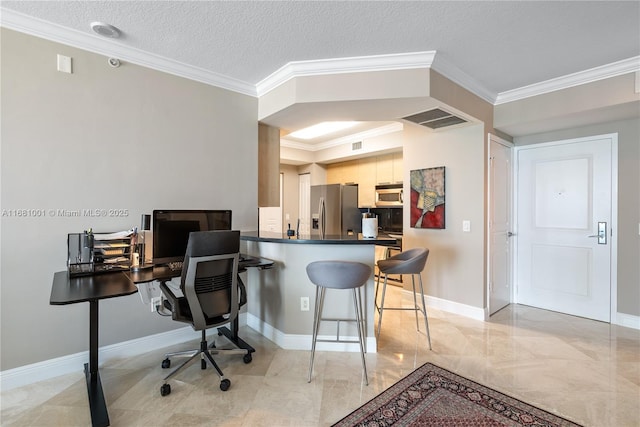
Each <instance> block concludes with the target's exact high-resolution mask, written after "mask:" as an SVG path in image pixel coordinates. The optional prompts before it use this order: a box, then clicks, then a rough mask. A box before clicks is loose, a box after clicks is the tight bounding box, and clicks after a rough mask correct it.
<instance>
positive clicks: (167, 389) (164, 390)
mask: <svg viewBox="0 0 640 427" xmlns="http://www.w3.org/2000/svg"><path fill="white" fill-rule="evenodd" d="M169 394H171V385H169V384H163V385H162V386H161V387H160V396H168V395H169Z"/></svg>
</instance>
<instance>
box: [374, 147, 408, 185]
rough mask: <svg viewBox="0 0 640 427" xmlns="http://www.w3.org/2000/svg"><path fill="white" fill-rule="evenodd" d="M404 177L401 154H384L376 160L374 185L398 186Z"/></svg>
mask: <svg viewBox="0 0 640 427" xmlns="http://www.w3.org/2000/svg"><path fill="white" fill-rule="evenodd" d="M403 176H404V170H403V167H402V153H392V154H385V155H384V156H378V157H377V158H376V184H377V185H385V184H400V183H402V178H403Z"/></svg>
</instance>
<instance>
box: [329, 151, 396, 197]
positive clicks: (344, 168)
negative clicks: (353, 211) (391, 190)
mask: <svg viewBox="0 0 640 427" xmlns="http://www.w3.org/2000/svg"><path fill="white" fill-rule="evenodd" d="M403 174H404V171H403V170H402V153H393V154H386V155H384V156H375V157H366V158H364V159H358V160H349V161H347V162H340V163H333V164H330V165H328V166H327V184H358V206H359V207H361V208H370V207H375V203H376V192H375V187H376V185H378V184H397V183H401V182H402V178H403Z"/></svg>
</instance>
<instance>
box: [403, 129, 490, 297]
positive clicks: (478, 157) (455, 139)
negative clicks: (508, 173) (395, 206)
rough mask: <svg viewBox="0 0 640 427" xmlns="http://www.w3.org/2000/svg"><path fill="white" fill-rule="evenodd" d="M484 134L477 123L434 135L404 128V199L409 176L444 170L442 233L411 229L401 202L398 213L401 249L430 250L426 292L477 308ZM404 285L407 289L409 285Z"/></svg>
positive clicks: (481, 256) (481, 248) (481, 276)
mask: <svg viewBox="0 0 640 427" xmlns="http://www.w3.org/2000/svg"><path fill="white" fill-rule="evenodd" d="M484 135H485V133H484V126H483V125H482V124H477V125H469V126H464V127H461V128H457V129H451V130H442V131H438V132H432V131H430V130H429V129H427V128H425V127H422V126H417V125H407V126H405V130H404V137H405V140H404V150H403V161H404V176H403V181H404V191H405V194H409V192H410V179H409V174H410V171H412V170H416V169H424V168H432V167H438V166H444V167H445V183H446V185H445V186H446V194H445V199H446V208H445V216H446V223H445V226H446V228H445V229H444V230H435V229H420V228H411V227H410V212H409V209H407V208H406V206H407V204H406V203H405V209H404V212H403V215H404V231H403V238H402V244H403V246H404V248H405V249H407V248H413V247H420V246H422V247H427V248H429V249H430V253H429V259H428V260H427V265H426V267H425V270H424V273H423V281H424V285H425V292H426V294H428V295H429V296H431V297H436V298H441V299H445V300H449V301H454V302H457V303H461V304H465V305H469V306H472V307H475V308H480V309H481V308H484V306H485V301H484V294H485V284H484V283H485V280H484V250H485V243H484V221H485V219H484V209H483V207H484V203H485V202H484V199H485V192H484V191H485V188H484V164H485V160H484V145H485V142H484ZM407 197H408V196H407ZM463 220H469V221H471V232H469V233H465V232H463V231H462V221H463ZM404 286H405V288H411V281H410V280H408V281H407V282H406V283H405V285H404Z"/></svg>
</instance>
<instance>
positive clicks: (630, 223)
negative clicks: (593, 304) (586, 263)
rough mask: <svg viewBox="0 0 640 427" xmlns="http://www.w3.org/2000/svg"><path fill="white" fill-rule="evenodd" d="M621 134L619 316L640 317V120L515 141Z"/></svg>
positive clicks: (619, 161)
mask: <svg viewBox="0 0 640 427" xmlns="http://www.w3.org/2000/svg"><path fill="white" fill-rule="evenodd" d="M614 132H617V133H618V312H620V313H625V314H630V315H634V316H640V262H638V260H640V236H639V235H638V224H640V120H639V119H632V120H623V121H615V122H610V123H604V124H598V125H592V126H585V127H580V128H573V129H566V130H562V131H556V132H548V133H541V134H536V135H528V136H523V137H517V138H514V142H515V144H516V145H527V144H536V143H542V142H549V141H559V140H563V139H571V138H579V137H585V136H591V135H601V134H606V133H614Z"/></svg>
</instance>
